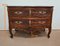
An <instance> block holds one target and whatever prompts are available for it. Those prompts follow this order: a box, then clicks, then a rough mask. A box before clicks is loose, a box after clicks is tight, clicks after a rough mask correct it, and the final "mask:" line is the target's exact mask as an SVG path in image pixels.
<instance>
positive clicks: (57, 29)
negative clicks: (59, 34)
mask: <svg viewBox="0 0 60 46" xmlns="http://www.w3.org/2000/svg"><path fill="white" fill-rule="evenodd" d="M0 31H9V30H0ZM52 31H60V29H52Z"/></svg>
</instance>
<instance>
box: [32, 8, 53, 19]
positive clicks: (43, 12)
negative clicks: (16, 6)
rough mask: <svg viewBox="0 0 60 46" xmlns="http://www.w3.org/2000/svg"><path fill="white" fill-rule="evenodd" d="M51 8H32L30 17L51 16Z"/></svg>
mask: <svg viewBox="0 0 60 46" xmlns="http://www.w3.org/2000/svg"><path fill="white" fill-rule="evenodd" d="M51 12H52V10H51V8H32V9H31V16H32V17H39V18H40V17H49V16H51Z"/></svg>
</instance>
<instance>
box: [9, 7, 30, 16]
mask: <svg viewBox="0 0 60 46" xmlns="http://www.w3.org/2000/svg"><path fill="white" fill-rule="evenodd" d="M8 9H9V10H8V15H9V16H11V17H28V16H29V10H28V9H27V8H12V9H11V8H8Z"/></svg>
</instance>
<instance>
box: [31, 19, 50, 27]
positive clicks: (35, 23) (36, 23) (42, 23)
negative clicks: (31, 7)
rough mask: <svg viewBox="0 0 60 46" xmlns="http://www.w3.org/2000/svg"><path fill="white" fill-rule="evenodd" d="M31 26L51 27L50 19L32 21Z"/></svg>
mask: <svg viewBox="0 0 60 46" xmlns="http://www.w3.org/2000/svg"><path fill="white" fill-rule="evenodd" d="M31 21H32V22H31V25H32V26H41V27H43V26H49V24H50V21H49V20H48V19H42V20H31Z"/></svg>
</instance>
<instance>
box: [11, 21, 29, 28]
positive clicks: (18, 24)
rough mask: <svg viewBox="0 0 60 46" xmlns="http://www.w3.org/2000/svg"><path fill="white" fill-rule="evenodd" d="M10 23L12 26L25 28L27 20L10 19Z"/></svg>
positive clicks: (27, 23)
mask: <svg viewBox="0 0 60 46" xmlns="http://www.w3.org/2000/svg"><path fill="white" fill-rule="evenodd" d="M10 24H11V25H12V26H13V27H14V28H25V27H27V26H28V25H29V20H12V21H10Z"/></svg>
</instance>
